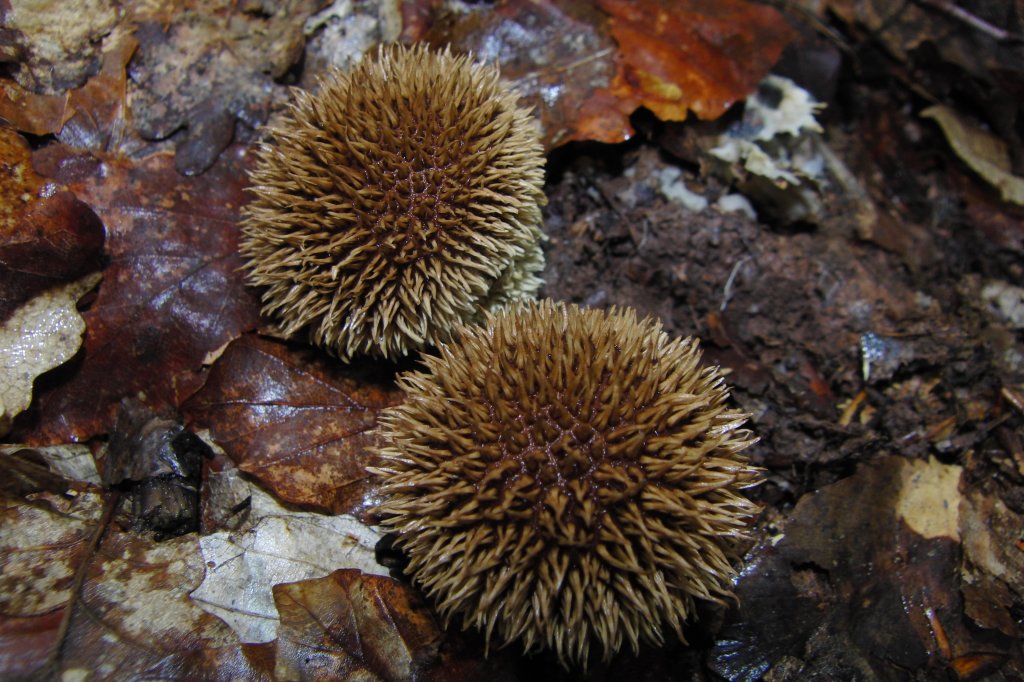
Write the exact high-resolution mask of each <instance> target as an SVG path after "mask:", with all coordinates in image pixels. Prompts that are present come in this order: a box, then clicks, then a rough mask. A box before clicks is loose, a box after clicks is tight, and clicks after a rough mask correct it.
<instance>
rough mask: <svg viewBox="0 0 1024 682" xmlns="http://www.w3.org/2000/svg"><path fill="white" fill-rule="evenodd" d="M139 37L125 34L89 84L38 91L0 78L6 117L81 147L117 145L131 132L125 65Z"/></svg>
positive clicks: (0, 114)
mask: <svg viewBox="0 0 1024 682" xmlns="http://www.w3.org/2000/svg"><path fill="white" fill-rule="evenodd" d="M137 45H138V43H137V41H136V40H135V39H134V38H132V37H131V36H130V35H126V34H122V35H120V36H119V37H117V38H116V39H114V40H112V41H111V43H110V45H109V46H108V47H107V49H106V51H105V52H104V54H103V61H102V65H103V66H102V68H101V69H100V71H99V73H97V74H96V75H94V76H93V77H92V78H90V79H89V80H88V81H87V82H86V83H85V84H84V85H82V86H81V87H79V88H75V89H74V90H70V91H68V92H67V93H66V94H62V95H47V94H39V93H34V92H32V91H30V90H26V89H25V88H22V87H21V86H20V85H18V84H17V83H16V82H15V81H8V80H0V89H2V92H3V96H2V97H0V118H4V119H6V120H7V121H8V122H9V123H10V124H11V125H12V126H14V128H15V129H17V130H20V131H22V132H26V133H30V134H32V135H57V136H58V137H59V138H60V139H61V141H63V142H64V143H66V144H68V145H71V146H73V147H78V148H81V149H89V150H93V151H107V150H113V149H117V148H118V147H119V146H120V144H121V142H122V141H123V139H124V137H125V135H126V129H127V121H126V120H125V112H126V109H127V104H126V102H125V98H126V91H125V67H126V65H127V64H128V60H129V59H131V56H132V54H133V53H134V52H135V47H136V46H137Z"/></svg>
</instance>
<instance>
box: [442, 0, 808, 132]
mask: <svg viewBox="0 0 1024 682" xmlns="http://www.w3.org/2000/svg"><path fill="white" fill-rule="evenodd" d="M602 10H603V11H602ZM790 37H791V31H790V29H789V27H788V25H787V24H786V23H785V21H784V20H783V19H782V17H781V15H780V14H779V13H778V12H776V11H775V10H773V9H771V8H768V7H765V6H763V5H755V4H752V3H749V2H745V1H744V0H719V1H717V2H715V1H712V0H686V1H685V2H678V1H672V0H642V1H640V2H636V1H629V2H627V1H625V0H602V1H601V2H599V3H597V5H596V6H595V5H593V4H591V3H586V2H580V1H579V0H542V1H541V2H530V1H528V0H510V1H509V2H502V3H499V4H497V5H495V6H494V7H490V6H488V7H486V8H477V9H471V10H469V11H467V12H466V13H465V14H463V15H461V16H458V17H453V16H447V17H442V19H441V20H440V21H438V22H437V23H436V24H435V26H434V27H433V28H432V29H431V31H430V32H429V33H428V34H427V35H426V38H427V40H429V41H430V42H432V43H433V44H435V45H443V44H447V43H451V44H452V45H453V46H454V47H455V48H456V49H458V50H464V51H472V52H474V53H475V54H476V55H477V56H478V57H479V58H481V59H484V60H487V61H495V60H496V61H498V62H499V63H500V64H501V68H502V74H503V75H504V76H505V77H506V78H508V79H510V80H512V81H514V83H515V85H516V87H517V88H518V89H519V91H520V92H521V93H522V94H523V99H524V101H525V102H526V103H527V104H529V105H532V106H534V107H536V109H537V113H538V116H539V119H540V123H541V126H542V128H543V139H544V142H545V145H546V146H547V147H548V148H549V149H550V148H552V147H556V146H558V145H560V144H563V143H565V142H569V141H571V140H597V141H600V142H621V141H623V140H626V139H628V138H629V137H630V136H631V135H632V134H633V129H632V127H631V126H630V123H629V116H630V114H632V112H633V111H634V110H635V109H637V108H638V107H640V106H646V107H648V108H649V109H651V110H652V111H654V113H655V114H657V115H658V116H659V117H661V118H663V119H664V120H683V119H685V118H686V117H687V115H688V112H690V111H692V112H694V113H695V114H696V115H698V116H700V117H701V118H716V117H718V116H720V115H721V114H722V113H724V112H725V110H726V109H728V108H729V106H731V105H732V104H733V103H735V102H737V101H740V100H742V99H743V98H745V97H746V96H747V95H749V94H750V93H751V92H752V91H753V89H754V87H755V86H756V85H757V83H758V82H759V81H760V80H761V79H762V78H763V77H764V76H765V75H766V74H767V72H768V69H769V68H771V66H772V65H773V64H774V63H775V61H776V60H777V59H778V58H779V56H780V55H781V53H782V49H783V47H785V45H786V43H787V42H788V41H789V39H790Z"/></svg>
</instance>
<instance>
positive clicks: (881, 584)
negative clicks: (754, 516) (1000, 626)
mask: <svg viewBox="0 0 1024 682" xmlns="http://www.w3.org/2000/svg"><path fill="white" fill-rule="evenodd" d="M960 476H961V469H960V467H957V466H950V465H945V464H941V463H940V462H938V461H936V460H931V461H928V462H924V461H920V460H916V461H913V460H904V459H901V458H896V457H889V458H883V459H880V460H878V461H876V462H874V463H872V464H870V465H867V466H864V467H862V468H861V469H859V470H858V472H857V473H856V474H855V475H853V476H851V477H849V478H846V479H843V480H841V481H839V482H837V483H835V484H833V485H831V486H828V487H827V488H825V489H823V490H821V491H820V492H818V493H812V494H809V495H807V496H805V497H804V498H802V499H801V500H800V502H799V503H798V504H797V506H796V508H795V509H794V510H793V513H792V515H791V516H790V517H789V520H788V522H787V524H786V527H785V536H784V537H782V538H781V540H780V541H779V542H777V543H776V544H775V545H774V547H771V546H767V547H765V548H762V550H761V553H762V554H763V556H764V558H763V559H758V558H757V557H756V556H755V557H754V558H753V562H752V564H751V566H752V572H750V573H749V574H745V575H744V576H742V577H741V579H740V583H739V586H738V589H737V596H738V597H739V600H740V606H739V607H738V610H737V611H736V612H735V616H734V618H733V619H732V620H731V623H730V624H728V625H727V626H726V628H725V631H724V632H723V640H724V641H723V642H722V643H720V644H719V646H718V647H717V648H716V650H715V652H714V653H713V658H714V660H715V663H714V665H715V667H716V668H717V669H718V670H719V671H720V672H722V673H723V674H728V676H729V677H732V678H733V679H756V677H758V676H760V674H761V673H763V672H764V671H765V670H767V669H769V668H770V667H771V666H773V665H775V664H776V663H779V662H780V660H781V659H780V655H781V654H782V653H783V652H782V651H780V649H779V648H778V645H779V643H780V641H781V640H779V639H778V638H777V637H776V636H775V635H774V634H773V633H772V632H771V628H772V627H776V626H775V625H773V623H774V622H775V621H776V619H775V618H774V617H773V615H772V614H775V613H779V612H785V613H790V612H791V610H792V612H793V613H799V614H800V621H799V625H798V627H797V629H798V630H801V631H802V632H803V633H804V637H805V639H804V640H803V641H802V642H799V643H797V642H790V643H789V647H790V649H789V651H788V653H790V654H795V655H796V656H798V657H799V659H802V660H798V661H797V663H798V665H797V668H798V670H799V673H800V675H801V676H802V677H805V678H807V677H811V676H814V675H819V676H822V677H824V678H830V679H844V678H849V677H850V676H851V675H852V676H864V677H865V678H875V677H882V678H884V677H885V676H886V675H887V674H888V671H890V670H892V668H891V666H895V667H896V668H897V669H904V670H906V669H910V670H920V671H924V670H931V671H933V673H932V674H936V675H938V674H940V672H939V671H942V670H943V669H949V668H954V667H956V665H958V663H957V662H958V661H961V660H962V659H963V658H964V657H968V656H972V655H975V654H979V653H984V652H989V651H998V650H1000V649H1001V648H1005V647H1006V646H1007V644H1008V642H1007V640H1006V638H1005V636H1004V635H1002V634H1001V633H998V632H995V631H991V630H987V631H978V630H974V629H970V628H967V627H966V626H965V624H964V622H963V619H962V617H961V616H962V613H963V597H962V595H961V591H960V582H959V570H960V556H959V543H958V542H957V539H958V536H959V533H960V532H965V533H966V532H967V531H966V529H965V528H964V526H963V525H962V523H961V521H960V517H959V510H960V509H961V508H962V507H961V493H960V492H959V490H958V485H959V482H960ZM780 559H781V560H783V563H781V564H780V563H778V561H779V560H780ZM764 562H767V565H769V566H773V567H774V568H773V569H772V570H769V571H764V570H761V571H760V572H759V573H760V574H759V575H755V573H757V571H753V566H756V565H757V564H759V563H764ZM787 569H788V570H787ZM766 581H767V584H766ZM748 586H749V587H748ZM794 587H795V588H796V589H795V591H794ZM748 589H749V590H750V592H749V593H748ZM748 596H749V597H750V599H749V600H748ZM812 606H814V608H810V607H812ZM839 642H841V643H843V647H842V648H841V649H838V648H837V643H839ZM824 648H828V651H825V650H824ZM787 665H792V662H789V663H788V664H787Z"/></svg>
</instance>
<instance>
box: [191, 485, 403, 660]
mask: <svg viewBox="0 0 1024 682" xmlns="http://www.w3.org/2000/svg"><path fill="white" fill-rule="evenodd" d="M218 476H219V477H222V478H224V477H233V478H235V479H236V481H235V482H236V483H243V484H244V482H243V481H241V479H240V478H238V472H237V470H234V469H232V470H229V471H226V472H222V473H220V474H218ZM225 485H228V482H227V481H223V480H222V481H220V482H219V483H218V489H219V488H222V487H223V486H225ZM249 499H250V504H249V511H248V514H249V518H248V520H247V521H248V524H250V526H249V528H248V529H247V530H245V531H244V532H239V531H230V532H229V531H218V532H215V533H210V534H208V535H204V536H203V537H201V538H200V539H199V546H200V549H201V550H202V553H203V559H204V560H205V562H206V567H207V570H206V577H205V578H204V579H203V582H202V584H201V585H199V587H197V588H196V589H195V590H193V591H192V600H193V601H195V603H196V604H198V605H199V606H200V607H201V608H202V609H203V610H205V611H208V612H209V613H211V614H214V615H216V616H218V617H220V618H221V620H223V621H224V622H225V623H227V624H228V625H230V626H231V628H232V629H233V630H234V631H235V632H236V633H238V637H239V639H240V640H241V641H242V642H252V643H261V642H270V641H272V640H273V639H274V638H275V637H277V633H278V613H277V611H276V610H275V609H274V598H273V595H272V593H271V589H272V588H273V587H274V585H277V584H278V583H282V582H291V581H298V580H308V579H310V578H319V577H321V576H325V575H327V574H328V573H330V572H331V571H333V570H335V569H337V568H342V567H345V568H358V569H360V570H362V571H363V572H365V573H379V574H383V573H385V572H386V569H384V568H383V567H382V566H380V565H378V564H377V562H376V560H375V559H374V546H375V545H376V543H377V541H378V540H379V538H380V536H379V535H378V534H377V533H376V532H375V531H374V530H372V529H370V528H369V527H367V526H364V525H363V524H362V523H360V522H359V521H357V520H356V519H355V518H353V517H351V516H347V515H337V516H325V515H323V514H315V513H308V512H294V511H288V510H286V509H285V508H283V507H282V506H281V505H280V504H278V503H277V502H276V501H275V500H274V499H273V498H271V497H270V496H269V495H267V494H266V493H264V492H263V491H261V490H260V489H259V488H256V487H255V486H253V487H251V488H250V490H249Z"/></svg>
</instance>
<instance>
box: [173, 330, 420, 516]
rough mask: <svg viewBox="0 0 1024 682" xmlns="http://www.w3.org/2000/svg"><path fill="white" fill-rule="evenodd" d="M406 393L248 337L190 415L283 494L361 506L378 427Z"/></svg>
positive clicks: (321, 503) (221, 362)
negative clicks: (386, 411) (370, 449)
mask: <svg viewBox="0 0 1024 682" xmlns="http://www.w3.org/2000/svg"><path fill="white" fill-rule="evenodd" d="M400 398H401V394H400V392H399V391H398V390H397V389H396V388H395V387H394V386H393V385H392V384H391V383H390V379H385V378H381V377H375V376H374V375H373V374H372V373H371V372H367V371H363V370H358V369H355V368H353V367H351V366H346V365H344V364H342V363H340V362H338V361H336V360H331V359H326V358H323V357H319V356H315V355H314V354H313V353H312V352H311V351H306V350H295V349H293V348H292V347H290V346H287V345H284V344H281V343H277V342H274V341H269V340H266V339H261V338H258V337H255V336H251V335H250V336H245V337H243V338H241V339H239V340H238V341H236V342H234V343H232V344H231V345H230V346H228V348H227V349H226V350H225V351H224V354H223V355H221V357H220V358H219V359H218V360H217V362H216V363H215V364H214V365H213V368H212V369H211V371H210V377H209V379H208V380H207V382H206V385H205V386H204V387H203V389H202V390H201V391H199V392H198V393H197V394H196V395H195V397H193V398H192V399H191V400H189V401H188V403H187V404H186V406H185V408H184V412H185V414H186V415H187V416H188V417H189V418H190V419H192V420H193V421H195V422H196V424H198V425H200V426H205V427H209V429H210V432H211V434H212V435H213V438H214V440H215V441H216V442H217V443H218V444H219V445H220V446H221V447H223V448H224V450H225V451H226V452H227V453H228V455H229V456H230V457H231V458H232V459H233V460H234V461H235V462H236V463H237V464H238V468H239V469H241V470H242V471H244V472H246V473H248V474H252V475H253V476H255V477H256V478H258V479H259V480H260V481H261V482H262V483H263V484H264V485H265V486H267V487H268V488H270V490H272V491H273V492H274V494H275V495H277V496H278V497H279V498H280V499H282V500H284V501H286V502H291V503H294V504H301V505H307V506H311V507H314V508H317V509H323V510H327V511H329V512H332V513H341V512H357V511H358V508H359V506H360V505H361V504H362V501H363V495H364V493H365V492H366V489H367V483H366V481H367V473H366V471H365V467H366V465H367V463H368V459H369V453H368V451H367V448H368V447H369V445H370V444H371V442H372V437H371V434H370V431H371V430H372V429H373V427H374V426H375V424H376V420H377V415H378V413H379V412H380V410H381V409H383V408H385V407H387V406H389V405H393V404H395V403H397V402H398V401H399V400H400Z"/></svg>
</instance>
